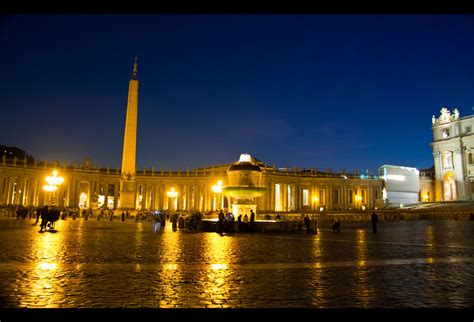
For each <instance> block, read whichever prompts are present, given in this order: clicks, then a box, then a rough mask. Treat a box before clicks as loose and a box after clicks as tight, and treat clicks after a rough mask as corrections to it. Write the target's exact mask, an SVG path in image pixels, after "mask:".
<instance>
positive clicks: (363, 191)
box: [360, 190, 366, 203]
mask: <svg viewBox="0 0 474 322" xmlns="http://www.w3.org/2000/svg"><path fill="white" fill-rule="evenodd" d="M360 196H361V197H362V199H361V202H362V203H366V200H365V190H361V191H360Z"/></svg>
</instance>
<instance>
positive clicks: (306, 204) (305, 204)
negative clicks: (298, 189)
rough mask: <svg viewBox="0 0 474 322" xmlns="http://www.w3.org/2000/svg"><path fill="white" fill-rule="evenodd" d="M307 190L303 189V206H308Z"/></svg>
mask: <svg viewBox="0 0 474 322" xmlns="http://www.w3.org/2000/svg"><path fill="white" fill-rule="evenodd" d="M308 199H309V190H308V189H303V206H309V200H308Z"/></svg>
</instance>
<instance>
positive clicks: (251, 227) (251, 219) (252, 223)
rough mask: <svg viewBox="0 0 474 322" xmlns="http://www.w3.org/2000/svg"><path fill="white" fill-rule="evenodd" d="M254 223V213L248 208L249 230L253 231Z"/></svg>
mask: <svg viewBox="0 0 474 322" xmlns="http://www.w3.org/2000/svg"><path fill="white" fill-rule="evenodd" d="M254 223H255V213H254V212H253V210H251V209H250V232H251V233H253V232H254V229H255V227H254Z"/></svg>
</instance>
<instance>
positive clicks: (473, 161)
mask: <svg viewBox="0 0 474 322" xmlns="http://www.w3.org/2000/svg"><path fill="white" fill-rule="evenodd" d="M468 162H469V164H474V157H473V156H472V152H470V153H469V155H468Z"/></svg>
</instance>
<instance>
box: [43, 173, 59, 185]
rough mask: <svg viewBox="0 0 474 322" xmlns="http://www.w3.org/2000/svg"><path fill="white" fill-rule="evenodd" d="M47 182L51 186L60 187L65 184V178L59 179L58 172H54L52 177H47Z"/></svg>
mask: <svg viewBox="0 0 474 322" xmlns="http://www.w3.org/2000/svg"><path fill="white" fill-rule="evenodd" d="M45 180H46V182H47V183H48V184H49V185H50V186H60V185H61V184H62V183H63V182H64V178H63V177H58V171H56V170H54V171H53V176H52V177H50V176H47V177H46V179H45Z"/></svg>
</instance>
